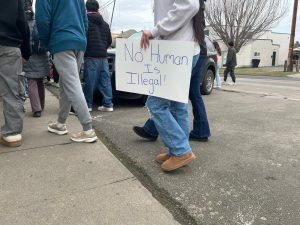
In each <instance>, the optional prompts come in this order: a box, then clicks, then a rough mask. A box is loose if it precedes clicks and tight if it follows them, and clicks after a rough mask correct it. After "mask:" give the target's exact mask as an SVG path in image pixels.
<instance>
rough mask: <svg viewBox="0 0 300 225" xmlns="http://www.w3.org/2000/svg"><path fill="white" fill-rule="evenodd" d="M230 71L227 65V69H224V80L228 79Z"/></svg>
mask: <svg viewBox="0 0 300 225" xmlns="http://www.w3.org/2000/svg"><path fill="white" fill-rule="evenodd" d="M228 72H229V69H228V67H226V68H225V70H224V81H225V82H226V80H227V76H228Z"/></svg>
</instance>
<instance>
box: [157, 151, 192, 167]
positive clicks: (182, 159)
mask: <svg viewBox="0 0 300 225" xmlns="http://www.w3.org/2000/svg"><path fill="white" fill-rule="evenodd" d="M194 159H196V156H195V155H194V153H193V152H189V153H187V154H185V155H183V156H174V155H172V156H171V157H170V158H169V159H168V160H166V161H165V162H164V163H163V164H162V165H161V168H162V170H164V171H172V170H176V169H178V168H180V167H183V166H185V165H187V164H188V163H190V162H191V161H193V160H194Z"/></svg>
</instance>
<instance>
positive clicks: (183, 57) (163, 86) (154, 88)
mask: <svg viewBox="0 0 300 225" xmlns="http://www.w3.org/2000/svg"><path fill="white" fill-rule="evenodd" d="M193 53H194V43H193V42H184V41H163V40H152V41H151V42H150V46H149V48H148V49H146V50H144V49H141V48H140V41H139V40H130V39H117V49H116V89H117V90H119V91H126V92H132V93H138V94H145V95H152V96H157V97H161V98H165V99H170V100H174V101H178V102H183V103H188V95H189V87H190V78H191V70H192V63H193ZM199 88H200V87H199Z"/></svg>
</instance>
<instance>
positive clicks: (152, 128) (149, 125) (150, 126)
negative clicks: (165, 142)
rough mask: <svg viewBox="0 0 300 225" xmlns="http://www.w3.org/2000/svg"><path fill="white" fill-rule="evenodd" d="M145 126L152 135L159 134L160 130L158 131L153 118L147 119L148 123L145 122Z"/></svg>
mask: <svg viewBox="0 0 300 225" xmlns="http://www.w3.org/2000/svg"><path fill="white" fill-rule="evenodd" d="M143 128H144V130H145V131H146V132H147V133H149V134H150V135H152V136H154V137H157V136H158V131H157V129H156V127H155V124H154V122H153V120H151V119H148V120H147V121H146V123H145V124H144V126H143Z"/></svg>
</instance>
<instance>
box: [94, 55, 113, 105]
mask: <svg viewBox="0 0 300 225" xmlns="http://www.w3.org/2000/svg"><path fill="white" fill-rule="evenodd" d="M100 63H101V68H100V74H99V76H100V77H99V83H97V88H98V90H99V91H100V92H101V94H102V96H103V101H102V103H103V106H105V107H112V106H113V103H112V87H111V79H110V74H109V65H108V61H107V59H106V58H105V59H100Z"/></svg>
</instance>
